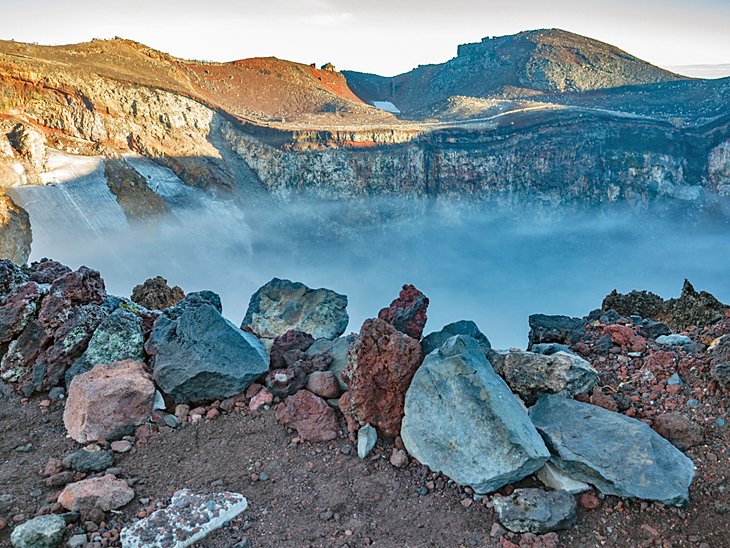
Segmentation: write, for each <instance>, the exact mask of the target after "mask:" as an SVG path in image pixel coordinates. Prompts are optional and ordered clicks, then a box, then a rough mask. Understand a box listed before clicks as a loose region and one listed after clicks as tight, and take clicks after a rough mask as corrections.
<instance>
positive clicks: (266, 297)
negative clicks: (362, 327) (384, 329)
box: [241, 278, 350, 340]
mask: <svg viewBox="0 0 730 548" xmlns="http://www.w3.org/2000/svg"><path fill="white" fill-rule="evenodd" d="M349 321H350V319H349V317H348V315H347V297H346V296H345V295H340V294H339V293H335V292H334V291H331V290H329V289H310V288H309V287H307V286H306V285H304V284H303V283H299V282H292V281H289V280H281V279H279V278H274V279H273V280H271V281H270V282H269V283H267V284H266V285H264V286H263V287H261V288H259V290H258V291H256V293H254V295H253V296H252V297H251V301H250V302H249V304H248V310H247V311H246V317H245V318H244V319H243V324H242V325H241V328H249V329H251V331H253V332H254V333H256V334H257V335H258V336H259V337H261V338H262V339H271V340H273V339H275V338H276V337H278V336H279V335H283V334H284V333H286V332H287V331H290V330H292V329H296V330H298V331H303V332H305V333H309V334H310V335H312V337H314V338H315V339H320V338H324V339H335V338H337V337H339V336H340V335H342V334H343V333H344V332H345V329H346V328H347V324H348V322H349Z"/></svg>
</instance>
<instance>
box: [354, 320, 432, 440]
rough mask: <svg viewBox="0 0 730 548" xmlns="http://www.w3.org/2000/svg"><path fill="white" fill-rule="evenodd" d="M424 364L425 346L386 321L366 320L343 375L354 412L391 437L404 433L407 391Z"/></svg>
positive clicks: (361, 420)
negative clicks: (423, 348)
mask: <svg viewBox="0 0 730 548" xmlns="http://www.w3.org/2000/svg"><path fill="white" fill-rule="evenodd" d="M421 362H423V353H422V352H421V345H420V344H419V343H418V341H417V340H416V339H413V338H411V337H409V336H408V335H405V334H403V333H401V332H400V331H398V330H397V329H396V328H395V327H393V326H392V325H391V324H389V323H386V322H385V321H383V320H380V319H377V320H372V319H371V320H366V321H365V323H364V324H363V326H362V328H361V329H360V337H359V339H358V340H357V341H356V342H355V343H354V344H353V345H352V347H351V348H350V353H349V355H348V357H347V367H346V368H345V370H344V371H343V373H342V376H343V379H344V380H345V382H346V383H347V385H348V386H349V388H350V398H349V404H350V412H351V413H352V415H353V416H354V417H355V418H356V419H357V420H358V421H360V423H361V424H366V423H367V424H371V425H373V426H374V427H375V428H377V429H378V430H379V431H380V433H381V434H382V435H383V436H385V437H388V438H394V437H395V436H397V435H398V434H399V433H400V425H401V420H402V419H403V405H404V403H405V398H406V391H407V390H408V387H409V386H410V384H411V380H412V379H413V375H415V373H416V370H417V369H418V367H419V366H420V365H421Z"/></svg>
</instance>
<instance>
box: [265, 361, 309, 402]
mask: <svg viewBox="0 0 730 548" xmlns="http://www.w3.org/2000/svg"><path fill="white" fill-rule="evenodd" d="M306 384H307V374H306V372H305V371H304V370H303V369H300V368H296V369H289V368H288V369H274V370H273V371H269V372H268V374H267V375H266V388H268V389H269V390H270V391H271V393H272V394H273V395H274V396H276V397H278V398H282V399H284V398H286V397H287V396H291V395H293V394H296V393H297V392H298V391H299V390H301V389H302V388H304V386H305V385H306Z"/></svg>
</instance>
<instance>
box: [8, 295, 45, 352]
mask: <svg viewBox="0 0 730 548" xmlns="http://www.w3.org/2000/svg"><path fill="white" fill-rule="evenodd" d="M43 294H44V292H43V291H42V290H41V288H40V287H38V284H36V283H34V282H30V283H27V284H23V285H21V286H19V287H16V288H15V289H14V290H13V291H12V292H11V293H10V294H9V295H8V296H7V298H6V299H5V302H4V303H3V305H2V306H0V344H7V343H9V342H10V341H12V340H13V339H14V338H15V337H17V336H18V335H20V333H22V331H23V329H25V326H26V325H28V323H29V322H30V320H31V319H32V318H33V315H34V314H35V311H36V310H37V308H38V302H39V301H40V299H41V297H42V296H43Z"/></svg>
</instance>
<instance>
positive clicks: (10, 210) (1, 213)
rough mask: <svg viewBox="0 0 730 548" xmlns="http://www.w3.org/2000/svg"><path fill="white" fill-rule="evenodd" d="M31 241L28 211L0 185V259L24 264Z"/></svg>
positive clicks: (28, 253)
mask: <svg viewBox="0 0 730 548" xmlns="http://www.w3.org/2000/svg"><path fill="white" fill-rule="evenodd" d="M32 241H33V234H32V232H31V229H30V217H29V216H28V212H27V211H25V210H24V209H23V208H21V207H19V206H18V205H17V204H16V203H15V202H13V200H12V199H11V198H10V196H8V195H7V194H5V192H4V191H3V189H2V185H0V259H10V260H11V261H13V262H14V263H17V264H25V263H26V262H27V261H28V257H29V256H30V244H31V242H32Z"/></svg>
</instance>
